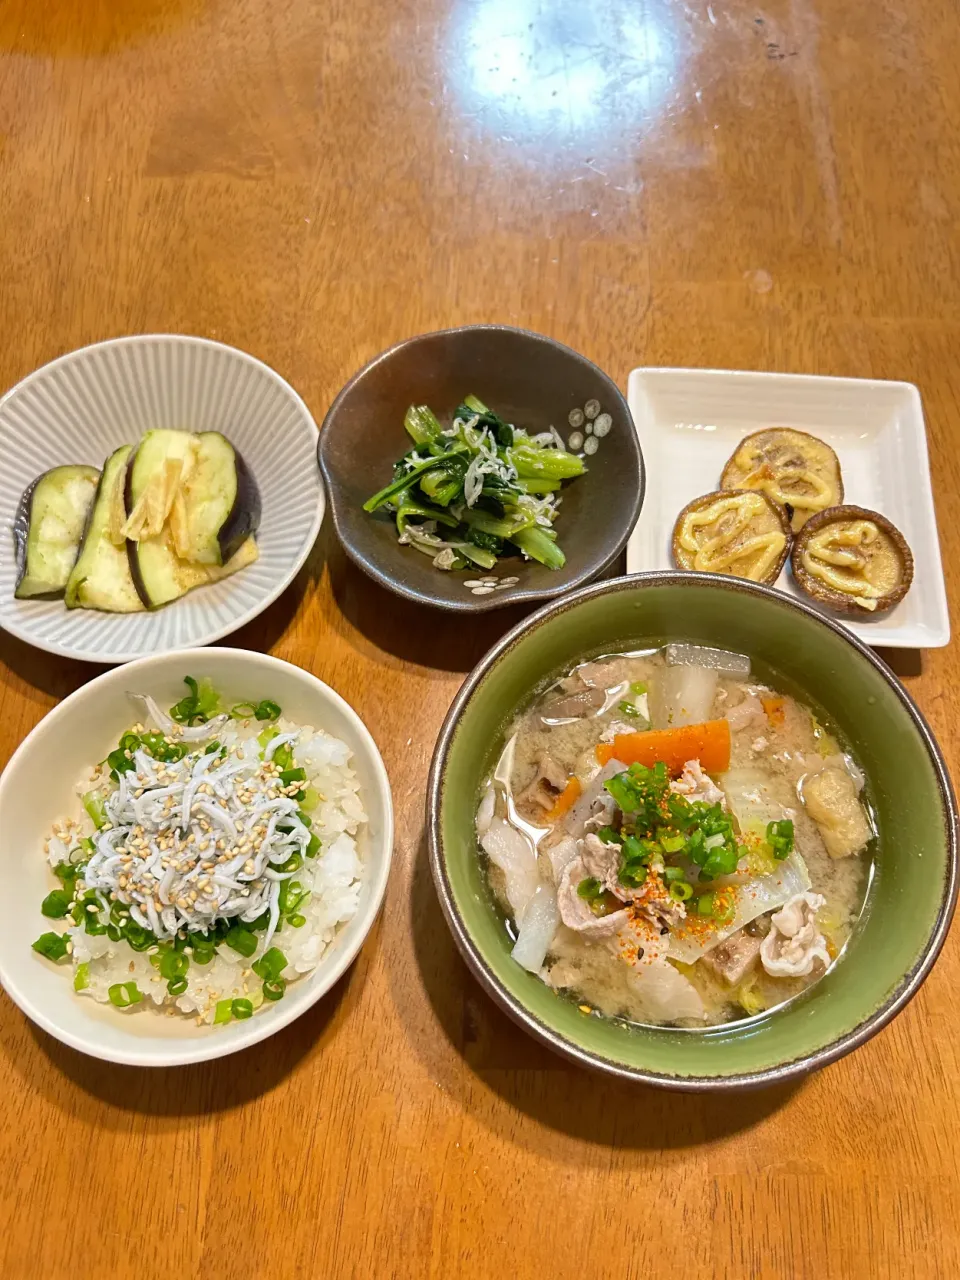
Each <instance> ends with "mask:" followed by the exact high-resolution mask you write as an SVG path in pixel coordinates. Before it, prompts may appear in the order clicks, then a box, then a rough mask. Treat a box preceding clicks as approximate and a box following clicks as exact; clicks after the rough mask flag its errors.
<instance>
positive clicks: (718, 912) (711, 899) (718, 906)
mask: <svg viewBox="0 0 960 1280" xmlns="http://www.w3.org/2000/svg"><path fill="white" fill-rule="evenodd" d="M718 896H719V895H718V894H716V893H704V894H702V895H701V896H700V898H698V900H697V911H698V912H699V914H700V915H702V916H709V917H711V918H712V919H713V920H715V921H716V922H717V924H721V925H722V924H729V923H730V921H731V920H732V919H733V917H734V916H735V915H736V909H735V907H734V904H733V903H732V902H730V901H728V900H726V899H724V898H720V900H719V901H718Z"/></svg>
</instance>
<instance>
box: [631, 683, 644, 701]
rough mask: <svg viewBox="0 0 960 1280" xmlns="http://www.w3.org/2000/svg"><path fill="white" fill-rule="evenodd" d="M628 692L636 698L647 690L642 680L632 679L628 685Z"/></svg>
mask: <svg viewBox="0 0 960 1280" xmlns="http://www.w3.org/2000/svg"><path fill="white" fill-rule="evenodd" d="M630 692H631V693H632V694H633V695H634V696H635V697H637V698H639V697H640V696H641V695H642V694H644V693H646V692H647V686H646V685H645V684H644V682H643V681H642V680H634V682H633V683H632V684H631V686H630Z"/></svg>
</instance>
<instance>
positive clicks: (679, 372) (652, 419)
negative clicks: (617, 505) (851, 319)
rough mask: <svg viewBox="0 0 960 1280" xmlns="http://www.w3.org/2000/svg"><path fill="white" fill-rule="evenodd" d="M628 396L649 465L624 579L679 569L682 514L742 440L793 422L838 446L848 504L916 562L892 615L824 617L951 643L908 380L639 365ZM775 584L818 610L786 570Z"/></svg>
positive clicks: (863, 634) (909, 640) (872, 638)
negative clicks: (676, 529)
mask: <svg viewBox="0 0 960 1280" xmlns="http://www.w3.org/2000/svg"><path fill="white" fill-rule="evenodd" d="M627 396H628V400H629V402H630V411H631V412H632V414H633V419H634V422H635V423H636V426H637V433H638V435H639V437H640V446H641V448H642V449H643V458H644V462H645V464H646V469H647V489H646V497H645V499H644V504H643V511H642V513H641V515H640V519H639V521H638V522H637V527H636V528H635V529H634V531H633V533H632V535H631V537H630V541H629V543H628V544H627V572H628V573H640V572H642V571H644V570H650V569H670V568H674V567H675V566H674V563H673V556H672V554H671V540H672V537H673V526H674V522H675V521H676V518H677V516H678V515H679V513H680V510H681V508H683V507H685V506H686V504H687V503H688V502H690V501H692V499H694V498H696V497H698V496H699V495H700V494H705V493H710V492H712V491H713V490H714V489H718V488H719V487H720V472H721V471H722V470H723V465H724V463H725V462H726V461H727V459H728V458H729V457H730V455H731V453H733V451H734V449H735V448H736V446H737V445H738V444H739V442H740V441H741V440H742V439H743V437H744V436H746V435H749V434H750V432H752V431H759V430H761V428H763V427H774V426H778V427H796V428H798V429H799V430H801V431H809V432H810V433H811V434H812V435H816V436H819V437H820V438H821V439H822V440H825V441H826V442H827V443H828V444H829V445H831V446H832V448H833V449H834V450H835V451H836V453H837V456H838V457H839V459H840V467H841V469H842V472H843V487H844V501H845V502H851V503H855V504H856V505H857V506H861V507H869V508H870V509H871V510H874V511H880V512H882V514H883V515H885V516H886V517H887V519H888V520H891V521H892V522H893V523H894V524H895V525H896V526H897V528H898V529H899V530H900V531H901V532H902V533H903V536H904V537H905V538H906V540H907V542H908V544H909V545H910V548H911V549H912V551H913V556H914V561H915V576H914V580H913V586H912V587H911V588H910V590H909V592H908V593H907V595H906V596H905V597H904V599H903V600H902V601H901V603H900V604H899V605H897V607H896V608H895V609H892V610H891V611H890V613H888V614H886V615H884V616H882V617H879V618H876V619H872V620H867V619H865V620H864V621H860V620H859V619H856V620H852V619H848V618H846V617H843V616H841V615H839V614H832V613H831V612H830V611H829V610H826V609H821V612H823V613H825V614H827V616H831V617H834V618H836V620H837V621H838V622H841V623H843V625H844V626H845V627H848V628H849V630H850V631H852V632H853V633H854V635H856V636H859V637H860V638H861V639H862V640H865V641H866V642H867V644H871V645H878V646H887V647H890V648H922V649H936V648H939V647H941V646H942V645H945V644H948V643H949V640H950V615H949V611H948V607H947V593H946V588H945V586H944V581H943V569H942V566H941V563H940V544H939V541H938V539H937V518H936V514H935V512H934V506H933V493H932V491H931V487H930V464H929V461H928V458H927V437H926V431H925V429H924V425H923V408H922V406H921V403H920V393H919V392H918V391H917V388H916V387H915V386H913V384H912V383H909V382H874V381H869V380H867V379H865V378H818V377H810V376H807V375H801V374H791V373H745V372H741V371H734V370H725V369H634V370H633V371H632V373H631V374H630V381H629V385H628V391H627ZM776 585H777V587H778V588H780V589H781V590H782V591H785V592H787V593H788V594H789V595H792V596H796V597H798V598H799V599H802V600H805V601H806V602H807V603H814V602H813V601H810V600H809V597H807V596H805V595H804V594H803V593H802V592H801V591H800V590H799V589H798V588H797V586H796V584H795V583H794V581H793V577H792V575H791V573H790V568H789V563H788V565H787V567H786V568H785V569H784V571H783V573H782V574H781V576H780V578H779V580H778V581H777V584H776ZM814 607H818V606H816V605H815V606H814Z"/></svg>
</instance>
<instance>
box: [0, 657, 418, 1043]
mask: <svg viewBox="0 0 960 1280" xmlns="http://www.w3.org/2000/svg"><path fill="white" fill-rule="evenodd" d="M211 652H212V653H214V654H216V655H219V654H225V655H228V657H230V658H239V659H242V660H243V661H247V662H251V663H253V664H254V665H256V666H260V667H266V668H274V669H277V668H292V669H293V671H294V672H295V673H296V675H297V677H299V678H302V679H303V680H304V681H305V682H306V683H307V684H308V685H312V686H313V688H314V689H315V690H316V692H317V693H318V695H319V697H320V698H321V699H323V700H325V701H327V702H329V703H330V704H331V705H334V706H336V707H337V708H338V710H340V711H341V712H342V714H343V715H344V716H345V717H346V719H347V720H349V722H350V724H351V726H352V728H353V730H354V732H355V733H356V735H357V737H358V739H359V741H360V742H361V743H362V744H363V748H364V751H365V753H366V756H367V762H368V763H369V765H370V767H371V773H372V776H373V779H374V786H375V788H376V791H377V793H378V794H379V797H380V802H381V804H382V805H383V818H384V821H383V833H382V835H381V838H380V843H381V845H382V848H383V854H382V866H381V868H380V870H379V872H378V873H377V876H376V877H375V878H374V879H371V880H370V881H368V882H367V883H368V884H369V888H370V897H369V899H368V901H367V903H366V905H365V906H363V907H362V908H361V910H360V911H358V913H357V916H355V917H354V919H355V920H356V919H357V918H358V917H359V918H360V919H361V921H362V924H361V927H360V928H359V929H358V932H357V936H356V937H355V938H354V939H353V941H352V942H351V943H350V944H349V945H347V946H342V947H340V948H336V947H335V948H334V949H333V950H332V951H331V953H330V963H329V965H328V966H327V967H325V966H324V957H321V960H320V964H319V966H318V968H317V969H315V970H314V971H313V973H311V974H308V975H306V984H305V988H306V990H305V995H304V996H303V997H302V998H301V1000H300V1001H298V1002H297V1003H296V1004H291V1005H290V1006H289V1007H284V1006H282V1005H281V1006H276V1007H274V1008H273V1009H271V1010H270V1016H268V1017H256V1018H251V1019H249V1021H246V1022H243V1023H239V1024H236V1025H234V1026H231V1027H230V1028H229V1029H228V1030H229V1032H230V1033H231V1034H230V1035H229V1036H216V1037H214V1036H211V1037H208V1038H204V1039H202V1040H196V1041H194V1040H182V1041H170V1048H169V1049H168V1050H164V1051H153V1050H151V1051H149V1052H147V1051H143V1050H140V1051H138V1050H137V1047H136V1046H137V1043H138V1042H137V1039H136V1037H135V1036H131V1038H130V1045H131V1048H130V1051H129V1052H112V1051H104V1050H103V1048H102V1047H98V1046H97V1045H96V1035H95V1028H94V1030H93V1031H92V1032H91V1033H90V1034H89V1035H77V1034H75V1033H74V1032H72V1031H67V1030H64V1029H63V1028H62V1027H60V1026H59V1025H58V1024H57V1022H56V1020H55V1019H53V1018H51V1017H49V1016H48V1014H47V1013H46V1012H45V1011H44V1010H43V1009H42V1008H41V1007H40V1006H38V1005H37V1004H36V1003H35V1002H34V1000H33V999H32V998H31V996H30V995H29V994H28V993H27V992H25V991H24V990H23V989H22V988H21V986H20V984H19V982H18V979H17V978H16V976H15V975H12V974H10V973H9V972H8V969H7V968H6V967H5V966H4V964H3V961H2V959H0V986H2V987H3V989H4V991H5V992H6V994H7V995H8V996H9V998H10V999H11V1000H12V1001H13V1002H14V1004H16V1005H17V1007H18V1008H19V1009H20V1010H21V1011H22V1012H23V1013H24V1014H26V1016H27V1017H28V1018H29V1019H30V1020H31V1022H33V1023H35V1024H36V1025H37V1026H38V1027H40V1028H42V1030H44V1031H45V1032H47V1034H48V1035H50V1036H52V1037H53V1038H54V1039H55V1040H59V1041H60V1042H61V1043H62V1044H66V1045H68V1046H69V1047H70V1048H71V1049H76V1050H77V1051H78V1052H79V1053H83V1054H86V1055H87V1056H89V1057H92V1058H99V1059H100V1060H101V1061H105V1062H115V1063H119V1064H120V1065H123V1066H133V1067H160V1068H163V1067H181V1066H189V1065H191V1064H193V1063H197V1062H211V1061H213V1060H215V1059H217V1058H226V1057H229V1056H230V1055H231V1054H233V1053H239V1052H240V1051H241V1050H243V1049H249V1048H250V1047H251V1046H252V1045H255V1044H259V1043H260V1042H261V1041H262V1040H267V1039H269V1037H270V1036H272V1035H275V1034H276V1032H278V1031H282V1030H283V1028H284V1027H287V1026H289V1025H290V1023H291V1022H295V1021H296V1019H297V1018H299V1017H301V1016H302V1015H303V1014H305V1013H306V1012H307V1010H308V1009H310V1008H312V1007H313V1005H315V1004H316V1003H317V1001H318V1000H320V999H321V998H322V997H323V996H325V995H326V994H327V992H328V991H330V990H331V988H332V987H333V986H334V985H335V984H336V983H337V982H338V981H339V980H340V978H341V977H342V976H343V975H344V973H346V971H347V969H349V967H350V965H351V964H352V963H353V961H354V960H355V959H356V957H357V955H358V954H359V952H360V949H361V947H362V946H363V945H364V943H365V942H366V940H367V938H368V937H369V934H370V931H371V930H372V928H373V926H374V924H375V923H376V921H377V917H378V916H379V914H380V909H381V907H382V905H383V899H384V895H385V893H386V888H387V881H388V879H389V876H390V869H391V865H392V861H393V848H394V814H393V793H392V791H391V787H390V779H389V777H388V775H387V770H386V766H385V765H384V763H383V757H382V756H381V755H380V750H379V748H378V747H377V744H376V741H375V740H374V737H373V735H372V734H371V732H370V730H369V729H368V728H367V726H366V724H364V722H363V720H362V719H361V717H360V715H359V713H358V712H356V711H355V710H354V709H353V707H352V706H351V705H350V703H349V702H347V701H346V699H345V698H344V697H342V695H341V694H339V693H337V691H336V690H335V689H332V688H331V687H330V685H328V684H326V683H325V681H323V680H321V679H320V678H319V677H318V676H315V675H314V674H313V673H312V672H311V671H307V670H305V669H304V668H303V667H299V666H297V664H296V663H293V662H287V661H285V660H284V659H283V658H275V657H273V655H272V654H266V653H256V652H253V651H251V650H249V649H233V648H227V647H217V648H216V649H213V650H209V649H206V648H205V647H204V648H193V649H164V650H163V651H162V652H160V653H154V654H149V655H148V656H147V657H144V658H138V659H137V660H136V661H135V662H131V663H128V664H126V665H124V666H122V667H112V668H111V669H110V670H109V671H105V672H103V673H102V674H101V675H99V676H96V677H95V678H94V679H93V680H89V681H87V682H86V684H82V685H81V686H80V687H79V689H75V690H74V691H73V693H71V694H68V696H67V697H66V698H64V699H63V700H62V701H61V702H58V703H57V705H56V706H55V707H52V708H51V709H50V710H49V711H48V712H47V714H46V715H45V716H43V717H42V718H41V719H40V720H39V721H38V722H37V724H35V725H34V727H33V728H32V729H31V730H30V732H29V733H28V734H27V736H26V737H25V738H24V739H23V741H22V742H21V743H20V745H19V746H18V747H17V749H16V751H14V753H13V755H12V756H11V757H10V759H9V760H8V761H7V763H6V765H5V766H4V768H3V770H2V772H0V809H2V805H3V795H4V792H5V790H6V788H7V787H8V786H9V785H11V783H10V779H11V778H12V776H13V767H14V765H16V764H21V765H22V764H23V763H24V762H25V761H26V760H27V759H28V758H29V754H30V751H31V749H32V747H33V744H34V739H35V738H36V736H37V734H38V733H39V730H40V729H41V727H42V726H44V725H48V724H49V723H50V722H51V721H56V720H57V719H59V718H62V717H63V716H65V715H66V714H68V708H70V707H71V706H72V705H75V704H76V702H77V701H80V700H82V699H89V698H91V697H95V696H96V691H97V689H98V688H99V687H100V686H101V685H102V684H103V683H104V682H106V681H108V680H111V679H114V680H115V679H118V673H119V672H120V671H122V672H123V677H122V678H124V679H125V678H126V676H127V674H128V673H131V674H134V673H136V672H137V671H138V670H140V669H141V668H145V667H149V666H151V665H153V664H155V663H157V662H159V661H161V660H166V659H169V658H171V657H173V656H176V657H177V658H178V659H180V658H185V659H186V660H188V661H189V660H190V659H191V658H195V659H196V660H197V662H199V663H202V662H204V661H205V660H207V659H208V658H209V656H210V653H211ZM0 853H2V850H0ZM66 980H67V979H66V977H65V978H64V981H66ZM307 984H312V985H307Z"/></svg>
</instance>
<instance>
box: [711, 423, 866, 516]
mask: <svg viewBox="0 0 960 1280" xmlns="http://www.w3.org/2000/svg"><path fill="white" fill-rule="evenodd" d="M720 488H721V489H757V490H759V491H760V492H762V493H765V494H766V495H767V497H768V498H770V499H771V500H772V501H773V502H778V503H780V505H781V506H785V507H786V508H787V509H788V511H789V513H790V524H791V528H792V529H793V532H794V533H797V532H798V531H799V530H800V529H801V528H802V527H803V525H804V524H805V522H806V521H807V520H809V519H810V517H811V516H813V515H815V514H816V513H817V512H818V511H823V510H824V509H825V508H827V507H835V506H836V505H837V504H838V503H840V502H842V501H843V477H842V476H841V474H840V462H839V460H838V458H837V455H836V454H835V453H834V451H833V450H832V449H831V448H830V446H829V445H828V444H825V443H824V441H823V440H819V439H817V437H816V436H811V435H808V433H807V432H806V431H795V430H793V429H792V428H790V427H769V428H767V429H766V430H764V431H755V432H754V433H753V434H752V435H749V436H746V437H745V438H744V439H743V440H741V441H740V444H739V445H738V446H737V448H736V450H735V452H734V453H733V455H732V456H731V458H730V460H729V461H728V462H727V465H726V466H725V467H724V469H723V474H722V476H721V477H720Z"/></svg>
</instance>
